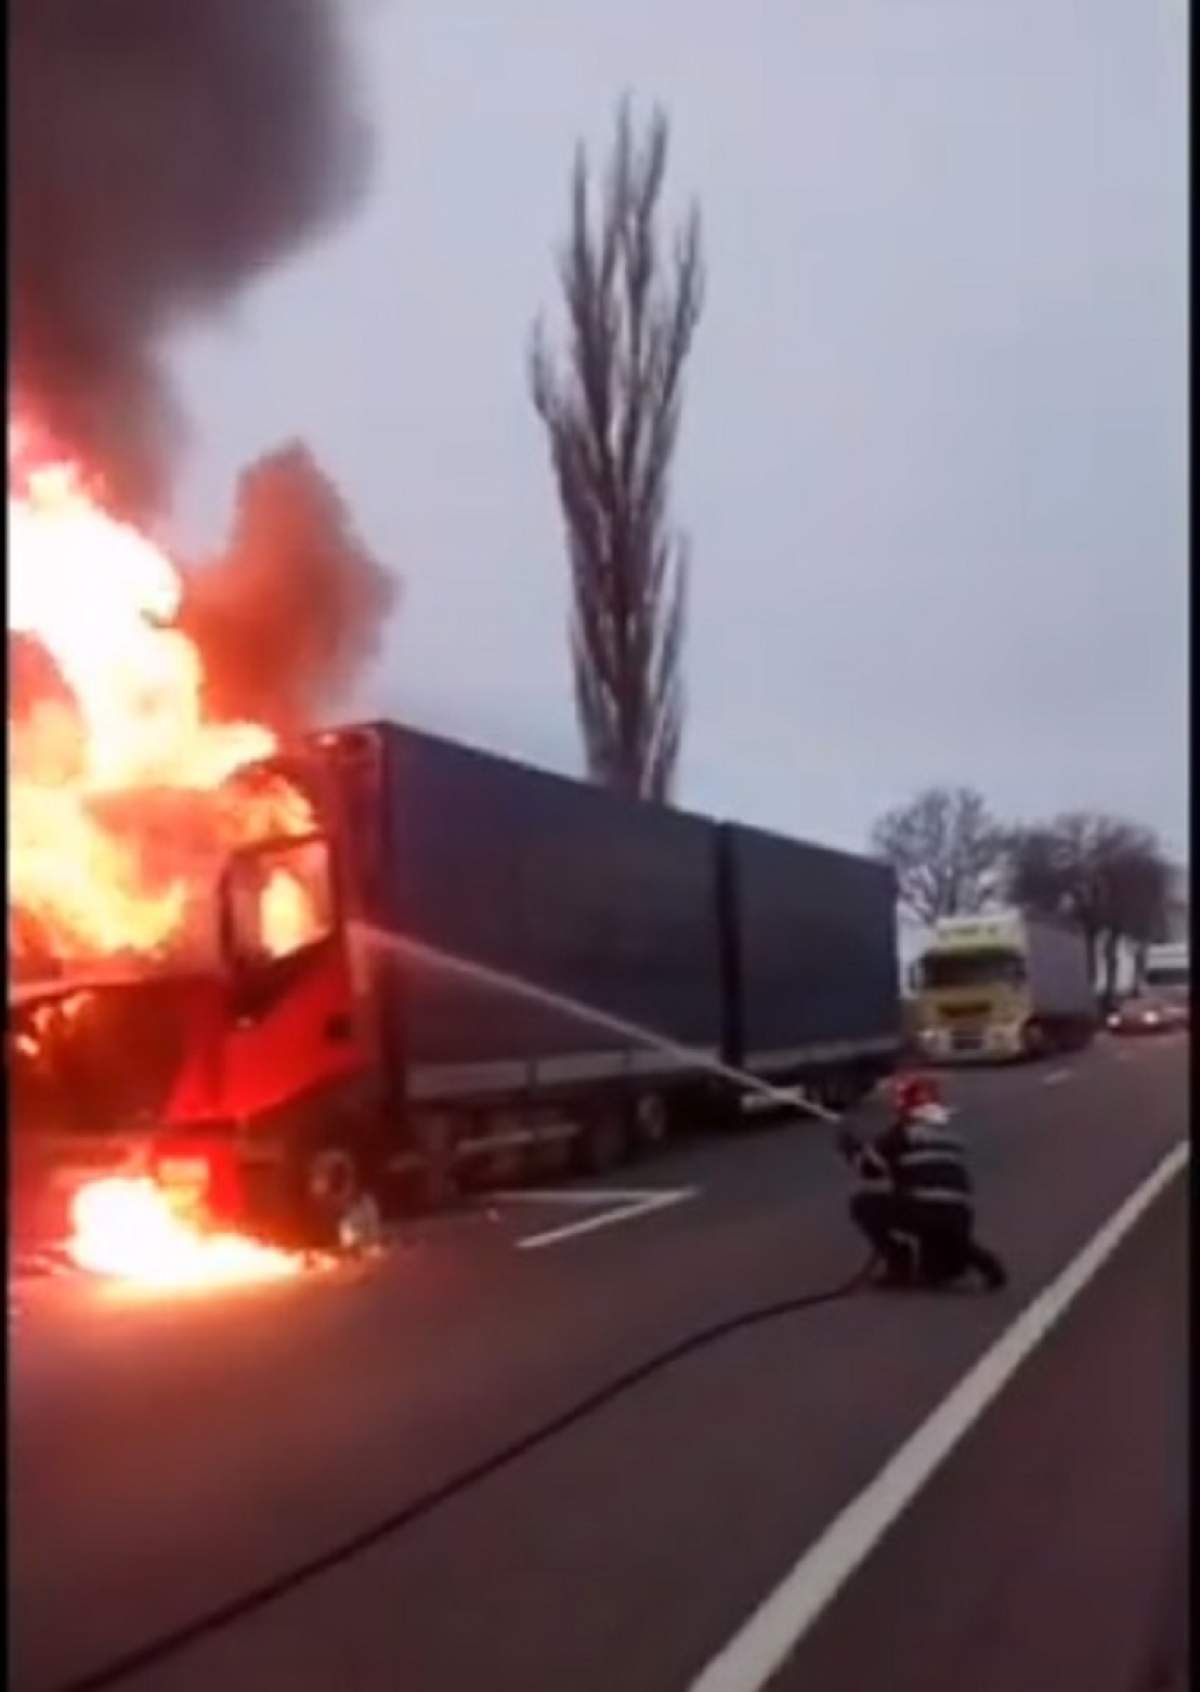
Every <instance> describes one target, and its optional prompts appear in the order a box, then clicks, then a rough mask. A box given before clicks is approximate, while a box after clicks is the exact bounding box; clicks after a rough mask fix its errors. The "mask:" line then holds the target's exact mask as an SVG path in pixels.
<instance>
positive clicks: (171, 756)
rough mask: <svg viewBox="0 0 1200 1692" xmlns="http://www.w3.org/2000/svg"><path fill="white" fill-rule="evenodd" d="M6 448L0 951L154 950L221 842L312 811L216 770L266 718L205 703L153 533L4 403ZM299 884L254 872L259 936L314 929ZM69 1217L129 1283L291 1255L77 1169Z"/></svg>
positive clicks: (107, 1268)
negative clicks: (1, 923)
mask: <svg viewBox="0 0 1200 1692" xmlns="http://www.w3.org/2000/svg"><path fill="white" fill-rule="evenodd" d="M8 468H9V488H8V545H9V601H8V617H9V622H8V628H9V633H10V635H12V634H17V635H21V636H25V637H27V638H28V639H29V640H30V641H32V642H33V643H36V644H35V647H34V650H35V651H36V653H37V656H38V664H39V665H40V668H41V671H42V675H41V679H40V683H39V684H38V685H35V686H33V687H32V688H26V690H25V692H24V695H23V694H22V689H21V686H20V685H19V684H18V686H17V687H16V688H15V689H14V690H13V691H11V692H10V697H9V732H10V758H9V776H8V827H9V846H8V854H9V856H8V877H9V946H10V966H11V965H15V967H16V968H17V970H18V971H20V970H21V969H22V968H28V969H29V971H30V973H32V974H38V973H40V972H41V971H42V970H43V969H45V968H47V967H49V968H50V969H52V970H53V969H54V968H55V967H56V966H57V967H59V968H66V969H75V970H78V969H80V968H81V967H82V968H83V969H84V970H85V971H86V970H87V969H88V967H89V966H101V965H108V964H112V963H113V962H114V961H117V960H119V962H120V963H121V964H122V965H123V966H124V965H127V964H130V963H133V964H138V963H139V962H141V963H144V962H149V961H153V962H158V961H161V960H163V959H168V960H169V959H171V958H173V957H175V956H177V955H179V954H180V952H181V949H182V948H184V947H186V946H188V945H190V942H191V939H192V933H191V930H192V927H193V925H194V924H195V923H199V924H200V925H201V927H202V928H203V925H205V924H207V928H204V932H205V933H208V934H211V930H212V923H213V899H212V895H213V888H214V884H215V875H216V870H217V869H218V868H219V866H220V863H221V860H222V856H223V854H225V853H227V852H228V851H229V849H230V848H232V847H235V846H239V845H248V844H251V843H253V842H255V841H258V840H262V839H265V838H267V837H272V836H279V835H299V834H304V833H307V832H308V831H309V830H311V829H312V827H313V816H312V813H311V810H310V808H309V805H308V803H307V801H306V800H305V799H304V797H303V796H302V795H301V794H300V793H299V792H297V791H296V790H295V789H294V788H293V787H291V786H290V785H289V784H288V783H286V782H285V781H283V780H282V779H281V778H272V779H268V780H264V781H263V782H261V783H258V784H257V785H255V787H254V789H253V792H250V791H248V790H247V791H242V790H241V789H235V787H234V786H231V784H230V781H229V778H230V777H232V776H233V775H234V774H235V773H236V772H238V771H239V770H241V769H243V767H244V766H246V765H248V764H252V763H254V762H255V761H256V760H258V759H260V758H263V757H264V756H266V755H268V754H270V753H271V752H272V751H273V750H274V748H275V738H274V735H273V734H272V733H271V731H270V730H269V729H268V728H267V727H265V726H264V725H261V724H257V723H229V722H216V721H213V720H211V719H210V717H209V716H208V715H207V714H206V711H205V709H204V664H203V658H202V654H201V653H200V652H199V650H198V649H197V647H196V645H195V644H194V643H193V642H192V641H191V640H190V639H189V638H188V637H187V636H186V635H184V634H183V633H182V632H181V631H180V629H179V628H177V627H176V626H174V621H175V618H176V614H177V612H178V609H179V605H180V600H181V596H182V581H181V577H180V574H179V572H178V570H177V569H176V568H175V566H174V565H173V564H172V562H171V560H170V559H169V558H168V556H167V555H166V553H165V552H164V551H163V550H162V549H161V548H160V547H159V546H157V545H155V544H154V542H153V541H151V540H150V539H149V538H148V537H147V536H146V535H144V534H142V533H141V532H139V530H138V529H137V528H135V527H134V526H133V525H131V524H129V523H127V522H122V521H120V520H119V519H118V518H117V517H115V516H114V515H112V513H111V512H109V511H108V510H106V509H105V507H104V505H103V504H102V503H101V501H100V500H99V499H98V498H97V497H96V490H95V489H94V488H92V487H91V486H89V482H88V478H87V475H86V474H85V471H84V469H83V467H81V466H80V465H78V464H75V463H72V462H70V461H68V460H65V459H64V458H62V457H61V456H59V455H57V454H56V453H55V452H54V451H53V449H52V448H51V447H50V445H49V443H47V442H46V441H45V440H44V439H42V438H40V437H39V435H38V433H37V431H36V429H35V428H34V427H33V426H31V424H30V422H29V421H28V420H16V421H15V422H14V420H12V419H10V428H9V467H8ZM47 678H49V682H47ZM27 679H28V678H27ZM35 680H36V678H35ZM306 899H307V893H306V890H305V888H304V886H303V885H302V884H301V883H300V882H299V881H298V880H294V879H293V878H291V877H290V876H289V875H288V874H287V873H286V872H285V871H283V870H276V871H274V872H273V873H272V874H271V875H270V876H269V878H268V879H267V881H266V884H265V886H264V889H263V893H262V900H261V906H260V924H259V926H260V929H261V932H262V940H263V945H264V948H265V949H266V950H268V951H271V952H277V951H286V950H288V949H290V948H291V947H292V946H294V945H296V944H297V943H299V941H300V940H302V939H303V938H304V937H305V936H306V934H307V933H308V932H309V931H310V928H311V924H312V920H313V912H312V911H310V910H309V909H308V908H307V905H306ZM40 1033H41V1030H40V1028H39V1026H38V1024H37V1020H36V1017H34V1018H32V1019H31V1020H30V1022H29V1027H28V1029H27V1030H26V1031H25V1032H24V1033H23V1034H22V1036H21V1037H20V1038H21V1041H22V1042H23V1044H22V1045H21V1046H20V1048H19V1049H20V1051H21V1053H22V1055H23V1056H24V1057H26V1058H27V1059H28V1058H31V1057H32V1058H34V1059H36V1058H37V1056H38V1055H39V1053H38V1043H39V1038H40ZM113 1060H114V1062H115V1063H119V1062H120V1061H121V1054H120V1053H114V1054H113ZM73 1220H74V1235H73V1238H72V1240H71V1242H70V1246H69V1251H70V1254H71V1255H72V1257H73V1258H74V1260H75V1262H76V1263H77V1264H78V1265H79V1266H80V1267H82V1268H86V1269H89V1270H92V1271H94V1272H97V1273H100V1274H105V1275H110V1276H116V1277H119V1278H121V1279H123V1280H129V1281H135V1282H137V1283H139V1284H142V1285H148V1286H155V1287H168V1286H169V1287H180V1286H190V1287H195V1286H212V1285H220V1284H227V1283H229V1282H232V1281H246V1280H257V1279H261V1278H263V1277H267V1278H274V1277H278V1276H281V1275H288V1274H294V1273H295V1272H296V1270H297V1269H298V1268H299V1267H300V1265H301V1261H302V1260H301V1259H300V1258H299V1257H298V1256H296V1255H295V1254H293V1253H289V1252H283V1251H276V1250H274V1249H273V1248H270V1247H267V1246H264V1245H262V1244H260V1243H258V1242H256V1241H254V1240H251V1239H247V1238H243V1237H241V1236H239V1235H235V1234H231V1233H224V1234H219V1235H213V1234H211V1233H206V1232H205V1231H204V1230H203V1229H202V1228H201V1227H200V1226H198V1225H197V1224H196V1223H195V1222H193V1220H191V1219H190V1218H189V1217H187V1216H185V1215H182V1214H180V1213H179V1212H178V1211H177V1210H176V1209H175V1208H174V1207H173V1206H172V1204H171V1203H170V1202H169V1201H168V1200H167V1198H166V1196H165V1195H164V1194H163V1193H161V1192H160V1191H159V1190H158V1189H157V1188H156V1187H155V1186H154V1184H153V1183H152V1182H150V1181H129V1180H126V1179H111V1180H102V1181H96V1182H91V1183H89V1184H88V1185H86V1186H85V1187H83V1188H82V1189H81V1190H80V1192H79V1194H78V1195H77V1198H76V1201H75V1206H74V1217H73Z"/></svg>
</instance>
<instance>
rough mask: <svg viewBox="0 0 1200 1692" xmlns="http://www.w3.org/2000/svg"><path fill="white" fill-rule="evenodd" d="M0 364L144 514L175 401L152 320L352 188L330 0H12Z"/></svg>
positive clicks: (160, 334) (161, 474)
mask: <svg viewBox="0 0 1200 1692" xmlns="http://www.w3.org/2000/svg"><path fill="white" fill-rule="evenodd" d="M8 28H9V266H10V273H9V281H10V319H9V344H10V383H11V384H12V388H13V391H14V392H15V394H16V397H17V398H18V401H20V400H22V399H25V400H27V401H28V402H29V403H30V404H31V405H32V406H34V407H35V409H36V410H37V412H38V414H39V415H40V416H41V418H42V419H43V420H44V422H45V423H46V425H47V426H48V427H49V428H50V429H51V431H52V432H53V433H54V434H55V435H56V436H57V437H58V438H59V439H60V440H61V441H62V442H63V443H64V444H65V445H66V446H68V447H69V448H71V449H72V450H73V451H74V452H76V453H77V454H78V455H79V456H80V457H82V459H83V460H84V462H85V463H87V464H89V465H90V466H91V467H92V468H93V469H95V470H97V471H98V472H100V474H101V475H102V476H103V478H104V481H105V484H106V486H107V489H108V493H109V497H110V499H111V501H112V503H113V504H114V505H116V506H118V507H119V508H121V509H122V510H124V511H126V512H131V513H135V514H139V515H144V514H147V513H148V512H149V511H151V510H152V509H153V508H154V507H155V506H156V505H158V504H160V503H161V502H162V501H163V500H164V498H165V495H166V491H167V484H168V478H169V471H170V465H171V458H172V453H173V450H174V448H175V447H176V445H177V444H178V441H179V435H180V430H181V425H182V419H181V418H180V416H179V414H178V410H177V407H176V405H175V402H174V399H173V396H172V394H171V392H170V390H169V387H168V384H167V381H166V379H165V376H164V372H163V367H162V364H161V359H160V354H161V349H162V346H163V341H164V338H165V336H166V335H167V334H168V333H169V332H170V331H171V330H172V329H174V328H176V327H177V326H179V325H181V324H184V323H186V322H188V321H190V320H191V319H193V318H194V317H196V316H198V315H201V314H203V313H205V312H207V311H212V310H214V309H217V308H219V307H221V306H222V305H224V304H225V303H226V302H227V301H229V300H231V299H232V297H233V296H234V295H235V294H236V293H237V291H238V290H239V289H240V288H241V287H242V286H243V285H244V284H246V283H248V282H249V281H251V280H252V279H253V278H254V277H255V276H256V275H257V274H258V273H259V272H260V271H262V270H263V269H265V268H266V267H267V266H269V265H271V264H273V263H275V262H276V261H278V260H279V259H281V258H283V257H285V256H286V255H287V254H289V253H290V252H291V251H292V250H293V249H294V248H296V247H297V246H299V245H300V244H301V243H302V242H303V241H305V240H306V239H308V238H310V237H312V236H313V235H315V234H316V233H317V232H318V231H319V230H321V229H323V228H324V227H326V226H327V225H328V224H329V223H331V222H332V221H334V220H335V219H336V218H337V217H339V216H340V215H341V214H342V213H344V212H345V211H347V210H348V209H349V208H350V207H351V206H352V204H353V203H354V202H355V200H356V198H357V194H358V191H359V189H360V187H361V186H362V184H363V182H364V180H365V166H366V161H367V152H368V149H367V141H366V133H365V130H364V127H363V125H362V123H361V122H360V120H359V118H358V116H357V114H356V112H355V109H354V105H353V101H352V99H351V94H350V88H349V83H348V77H347V72H346V66H345V61H344V58H343V55H342V52H341V51H340V39H339V19H338V16H337V9H336V6H335V5H334V3H333V0H11V3H10V5H9V9H8Z"/></svg>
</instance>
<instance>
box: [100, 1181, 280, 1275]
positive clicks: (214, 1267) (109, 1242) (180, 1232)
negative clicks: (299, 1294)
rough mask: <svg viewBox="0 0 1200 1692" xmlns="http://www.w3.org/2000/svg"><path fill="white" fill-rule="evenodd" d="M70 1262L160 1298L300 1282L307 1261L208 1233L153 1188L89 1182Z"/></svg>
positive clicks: (242, 1239)
mask: <svg viewBox="0 0 1200 1692" xmlns="http://www.w3.org/2000/svg"><path fill="white" fill-rule="evenodd" d="M72 1208H73V1216H72V1220H73V1222H74V1233H73V1235H72V1237H71V1240H70V1242H69V1245H68V1248H67V1250H68V1254H69V1256H70V1257H71V1259H72V1260H73V1261H74V1263H75V1264H76V1265H77V1266H78V1267H79V1268H80V1269H85V1270H88V1271H90V1272H91V1273H92V1274H97V1275H106V1276H111V1277H114V1278H116V1279H119V1280H121V1281H128V1282H133V1283H136V1284H137V1285H138V1286H141V1287H146V1288H154V1289H156V1290H159V1291H180V1290H183V1289H195V1288H204V1287H221V1286H230V1285H240V1284H243V1283H245V1282H247V1281H262V1280H272V1281H273V1280H281V1279H283V1278H285V1277H287V1276H291V1275H296V1274H298V1273H299V1272H300V1270H301V1269H302V1268H303V1267H304V1259H303V1258H302V1257H301V1256H300V1255H299V1254H298V1253H296V1252H290V1251H281V1250H279V1249H278V1248H276V1247H274V1246H268V1245H263V1244H261V1243H260V1242H259V1241H258V1240H252V1239H248V1238H247V1237H245V1236H244V1235H242V1234H234V1233H215V1234H214V1233H205V1232H203V1231H201V1230H200V1229H199V1228H197V1227H195V1226H194V1225H193V1224H192V1223H191V1222H190V1221H189V1220H188V1219H187V1218H185V1217H183V1216H181V1215H179V1214H178V1213H177V1212H176V1211H175V1210H174V1208H173V1207H172V1205H171V1203H170V1201H169V1200H168V1199H167V1197H166V1195H165V1193H163V1192H162V1191H160V1189H159V1188H158V1187H156V1186H155V1185H154V1183H153V1182H152V1181H148V1180H138V1179H132V1178H129V1177H121V1176H114V1177H112V1178H110V1179H108V1180H103V1181H89V1182H88V1183H87V1184H86V1185H85V1186H83V1187H81V1188H80V1190H79V1192H78V1194H77V1195H76V1198H75V1202H74V1205H73V1207H72Z"/></svg>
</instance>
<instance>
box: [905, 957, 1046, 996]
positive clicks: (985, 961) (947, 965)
mask: <svg viewBox="0 0 1200 1692" xmlns="http://www.w3.org/2000/svg"><path fill="white" fill-rule="evenodd" d="M1024 979H1025V960H1024V958H1022V957H1021V955H1020V953H1019V952H1006V951H1000V950H999V949H997V948H990V949H988V950H986V951H978V952H932V953H927V954H926V956H925V958H924V960H923V961H922V964H921V985H922V986H923V987H933V988H938V987H983V986H990V985H992V984H993V983H1001V982H1002V983H1004V984H1005V985H1006V986H1017V985H1019V984H1020V983H1021V982H1022V981H1024Z"/></svg>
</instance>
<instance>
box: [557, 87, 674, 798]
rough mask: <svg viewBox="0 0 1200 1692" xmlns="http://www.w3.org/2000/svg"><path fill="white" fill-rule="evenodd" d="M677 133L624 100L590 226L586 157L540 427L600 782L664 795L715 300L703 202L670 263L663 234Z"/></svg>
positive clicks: (563, 264)
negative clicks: (699, 347)
mask: <svg viewBox="0 0 1200 1692" xmlns="http://www.w3.org/2000/svg"><path fill="white" fill-rule="evenodd" d="M667 145H668V124H667V119H666V117H665V115H664V113H663V112H662V111H661V110H660V109H657V108H656V110H655V111H654V113H653V115H652V117H651V120H650V123H649V125H648V127H647V129H646V132H645V134H644V135H643V136H641V137H640V138H635V136H634V130H633V122H632V118H631V115H630V107H629V102H628V100H623V101H622V102H621V105H620V108H619V110H618V114H617V123H616V136H615V140H614V144H613V150H612V155H611V158H610V161H609V165H608V173H607V178H606V181H605V185H604V189H603V193H602V195H601V196H600V204H599V206H598V208H597V215H596V218H595V227H593V216H592V204H591V201H592V195H591V185H590V171H589V165H588V159H587V155H586V152H585V151H584V149H583V148H582V146H581V147H580V148H579V149H578V150H577V152H576V155H575V166H574V172H573V176H572V185H571V221H570V230H569V234H568V237H567V241H566V244H565V247H564V250H563V253H562V257H561V260H560V277H561V281H562V290H563V297H564V301H565V304H566V313H567V335H566V350H565V353H564V355H563V357H562V359H561V360H558V359H556V358H555V357H554V355H553V354H552V353H551V351H550V349H549V346H548V343H547V339H546V335H545V331H544V328H543V326H542V324H541V323H540V322H539V323H538V325H537V326H536V327H535V330H534V336H533V343H532V348H531V353H530V385H531V389H532V394H533V402H534V405H535V406H536V408H537V411H538V414H539V416H540V417H541V419H542V422H543V423H544V425H545V428H546V433H547V437H548V440H549V446H550V457H551V462H552V464H553V468H554V475H555V480H556V483H557V486H558V494H559V500H560V503H561V506H562V513H563V519H564V522H565V525H566V533H567V550H568V556H569V559H570V567H571V582H572V613H571V628H570V639H571V655H572V660H573V665H574V676H575V700H576V710H577V714H578V717H579V723H580V728H581V730H582V733H583V739H584V745H585V750H586V755H587V764H588V770H589V773H590V774H591V775H592V777H593V778H594V779H595V780H597V781H601V782H603V783H605V784H606V785H607V786H611V787H614V788H616V789H619V790H620V791H622V792H626V793H631V794H635V795H640V796H645V797H650V798H656V799H665V798H667V797H668V796H669V794H670V792H671V787H672V782H673V777H674V772H675V766H676V763H677V760H678V756H679V748H680V740H681V736H682V730H683V683H682V676H681V653H682V645H683V633H684V609H685V604H686V593H687V567H688V559H687V546H686V542H685V541H684V539H683V538H682V537H681V536H680V535H678V534H677V533H675V532H674V531H673V530H672V529H671V528H670V526H669V522H668V510H667V507H668V494H669V483H670V471H671V464H672V459H673V456H674V451H675V444H676V440H677V438H678V434H679V423H680V414H681V408H682V400H683V369H684V365H685V363H686V361H687V356H688V352H689V350H690V348H691V344H692V337H693V335H694V333H695V329H696V324H697V322H698V321H699V317H700V311H701V307H702V303H703V293H704V266H703V259H702V253H701V239H700V214H699V209H698V207H697V206H696V205H695V204H693V205H692V207H691V208H690V210H689V212H688V214H687V216H686V218H685V220H684V222H683V225H682V228H681V229H680V230H679V231H678V232H677V233H676V235H675V237H674V240H673V243H672V246H671V250H670V254H669V258H668V257H666V256H664V254H663V252H662V249H661V245H660V240H659V232H658V224H659V205H660V198H661V194H662V187H663V180H664V177H665V173H666V166H667Z"/></svg>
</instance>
